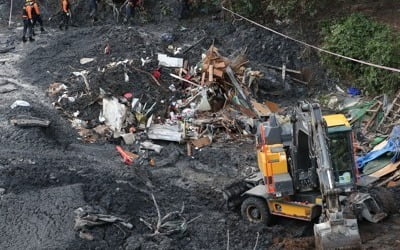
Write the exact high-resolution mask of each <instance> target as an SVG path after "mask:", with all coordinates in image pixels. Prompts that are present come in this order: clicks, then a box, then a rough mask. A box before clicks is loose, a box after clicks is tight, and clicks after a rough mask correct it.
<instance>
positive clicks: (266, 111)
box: [251, 101, 272, 116]
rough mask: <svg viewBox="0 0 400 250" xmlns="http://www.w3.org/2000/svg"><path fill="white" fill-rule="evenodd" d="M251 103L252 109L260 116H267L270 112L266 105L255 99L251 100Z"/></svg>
mask: <svg viewBox="0 0 400 250" xmlns="http://www.w3.org/2000/svg"><path fill="white" fill-rule="evenodd" d="M251 104H253V107H254V109H255V110H256V111H257V112H258V113H259V115H260V116H269V115H270V114H271V113H272V112H271V110H270V109H269V108H268V106H267V105H264V104H262V103H258V102H256V101H251Z"/></svg>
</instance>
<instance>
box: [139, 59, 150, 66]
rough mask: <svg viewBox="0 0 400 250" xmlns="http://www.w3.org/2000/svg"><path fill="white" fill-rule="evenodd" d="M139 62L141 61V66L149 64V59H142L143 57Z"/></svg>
mask: <svg viewBox="0 0 400 250" xmlns="http://www.w3.org/2000/svg"><path fill="white" fill-rule="evenodd" d="M140 60H141V61H142V66H144V65H146V64H148V63H149V62H151V58H150V57H146V59H144V58H143V57H142V58H140Z"/></svg>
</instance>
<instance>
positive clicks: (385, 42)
mask: <svg viewBox="0 0 400 250" xmlns="http://www.w3.org/2000/svg"><path fill="white" fill-rule="evenodd" d="M322 35H323V37H324V38H323V40H324V41H323V42H324V44H323V48H324V49H327V50H329V51H332V52H336V53H339V54H342V55H346V56H349V57H353V58H356V59H360V60H364V61H367V62H372V63H375V64H380V65H385V66H391V67H395V68H399V66H400V40H399V38H400V36H399V34H397V33H396V32H394V31H392V30H391V29H390V27H388V26H387V25H384V24H381V23H378V22H377V21H374V20H372V19H370V18H367V17H366V16H364V15H361V14H353V15H351V16H349V17H347V18H344V19H341V20H338V21H336V22H334V23H331V24H329V25H326V26H325V27H324V28H323V30H322ZM322 60H323V61H324V62H325V63H326V64H327V65H328V66H330V67H331V68H332V69H333V71H334V72H336V73H338V74H339V75H341V76H342V77H345V78H347V79H349V80H352V81H354V83H355V84H356V86H358V87H361V88H365V90H367V91H368V92H370V93H373V94H378V93H383V92H390V91H391V92H393V91H396V90H397V88H398V87H399V86H400V73H395V72H390V71H387V70H382V69H378V68H374V67H370V66H366V65H362V64H359V63H355V62H351V61H348V60H345V59H341V58H338V57H335V56H331V55H327V54H322Z"/></svg>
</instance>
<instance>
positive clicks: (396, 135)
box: [357, 126, 400, 169]
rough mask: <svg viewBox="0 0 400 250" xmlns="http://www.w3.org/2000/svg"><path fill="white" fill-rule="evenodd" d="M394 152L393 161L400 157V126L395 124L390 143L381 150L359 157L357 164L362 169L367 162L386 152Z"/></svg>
mask: <svg viewBox="0 0 400 250" xmlns="http://www.w3.org/2000/svg"><path fill="white" fill-rule="evenodd" d="M389 152H391V153H394V156H393V157H392V162H396V161H397V160H398V159H399V158H400V126H395V127H394V128H393V130H392V133H390V136H389V139H388V143H387V144H386V145H385V146H384V147H383V148H382V149H379V150H375V151H371V152H369V153H367V154H366V155H364V156H361V157H358V158H357V165H358V168H359V169H362V168H363V167H364V166H365V164H367V163H368V162H370V161H373V160H375V159H377V158H379V157H380V156H382V155H384V154H386V153H389Z"/></svg>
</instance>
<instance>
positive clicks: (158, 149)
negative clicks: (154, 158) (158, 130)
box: [140, 141, 163, 153]
mask: <svg viewBox="0 0 400 250" xmlns="http://www.w3.org/2000/svg"><path fill="white" fill-rule="evenodd" d="M140 148H144V149H150V150H153V151H155V152H157V153H160V152H161V150H162V149H163V146H160V145H157V144H154V143H152V142H151V141H144V142H142V143H140Z"/></svg>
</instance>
